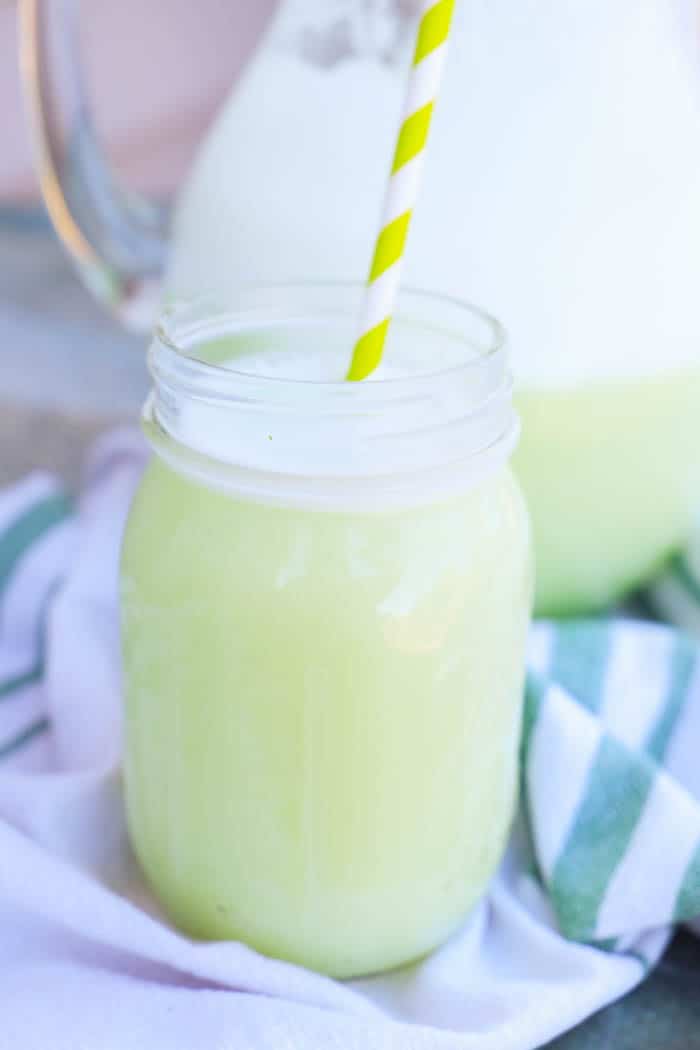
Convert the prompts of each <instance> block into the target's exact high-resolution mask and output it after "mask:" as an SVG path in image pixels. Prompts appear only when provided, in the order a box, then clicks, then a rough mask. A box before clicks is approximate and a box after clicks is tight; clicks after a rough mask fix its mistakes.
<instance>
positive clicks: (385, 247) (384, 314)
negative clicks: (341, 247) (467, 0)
mask: <svg viewBox="0 0 700 1050" xmlns="http://www.w3.org/2000/svg"><path fill="white" fill-rule="evenodd" d="M454 6H455V0H437V2H436V0H424V2H423V5H422V9H421V11H422V13H421V21H420V25H419V27H418V39H417V41H416V50H415V54H414V56H413V64H412V66H411V73H410V76H409V80H408V90H407V92H406V101H405V104H404V111H403V119H402V123H401V130H400V132H399V138H398V142H397V143H396V150H395V153H394V162H393V165H392V168H391V178H390V179H389V185H388V187H387V191H386V197H385V200H384V211H383V214H382V224H381V229H380V233H379V236H378V237H377V243H376V246H375V249H374V258H373V260H372V267H371V270H370V274H369V279H368V281H367V293H366V296H365V303H364V314H363V323H362V329H361V333H362V334H361V335H360V338H359V339H358V341H357V343H356V344H355V350H354V353H353V357H352V362H351V364H350V370H349V372H348V374H347V377H346V378H347V379H349V380H358V379H364V378H365V377H366V376H368V375H370V373H371V372H373V371H374V369H375V368H376V367H377V365H378V364H379V362H380V361H381V359H382V354H383V352H384V344H385V342H386V337H387V332H388V331H389V324H390V322H391V315H392V312H393V309H394V303H395V301H396V295H397V292H398V290H399V284H400V281H401V268H402V265H403V257H404V251H405V247H406V237H407V235H408V228H409V225H410V222H411V215H412V214H413V208H414V205H415V203H416V199H417V197H418V191H419V189H420V181H421V174H422V170H423V161H424V159H425V147H426V143H427V141H428V133H429V131H430V123H431V120H432V116H433V108H434V105H435V99H436V98H437V94H438V90H439V87H440V81H441V79H442V72H443V68H444V65H445V58H446V56H447V44H448V37H449V32H450V25H451V22H452V12H453V10H454Z"/></svg>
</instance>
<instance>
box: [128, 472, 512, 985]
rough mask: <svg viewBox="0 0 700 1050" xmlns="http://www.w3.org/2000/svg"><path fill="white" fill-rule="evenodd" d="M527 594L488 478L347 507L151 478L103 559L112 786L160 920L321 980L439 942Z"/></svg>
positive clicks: (508, 787) (502, 774)
mask: <svg viewBox="0 0 700 1050" xmlns="http://www.w3.org/2000/svg"><path fill="white" fill-rule="evenodd" d="M530 592H531V569H530V560H529V535H528V526H527V518H526V514H525V511H524V506H523V502H522V499H521V497H520V494H519V490H518V489H517V487H516V486H515V484H514V483H513V480H512V477H511V475H510V473H509V471H507V470H505V469H504V470H503V471H502V472H501V473H500V475H499V476H498V477H497V478H495V479H491V480H489V481H488V482H485V483H482V484H480V485H479V486H478V487H476V488H473V489H472V490H470V491H469V492H467V493H465V494H462V495H460V496H458V497H456V498H453V499H452V500H450V501H448V502H445V503H443V504H440V505H436V506H430V507H427V508H422V509H418V510H410V511H400V512H392V513H364V514H360V513H358V514H349V513H340V512H315V511H304V510H290V509H283V508H277V507H267V506H262V505H256V504H253V503H247V502H243V501H238V500H236V499H234V498H232V497H231V496H229V495H227V494H224V493H220V492H215V491H212V490H211V489H207V488H205V487H203V486H201V485H199V484H197V483H194V482H192V481H189V480H186V479H185V478H184V477H183V476H180V475H178V474H176V473H174V472H173V471H172V470H170V469H169V468H168V467H166V466H165V465H164V464H163V463H161V462H154V463H153V464H152V465H151V467H150V468H149V470H148V472H147V474H146V476H145V479H144V481H143V483H142V486H141V488H140V491H139V493H138V494H137V497H136V500H135V504H134V507H133V510H132V514H131V518H130V522H129V526H128V530H127V534H126V539H125V545H124V553H123V640H124V670H125V686H126V698H127V719H126V768H125V775H126V792H127V804H128V814H129V823H130V828H131V834H132V838H133V842H134V845H135V848H136V851H137V853H138V856H139V858H140V860H141V863H142V865H143V868H144V870H145V872H146V874H147V876H148V878H149V879H150V881H151V883H152V885H153V887H154V888H155V890H156V891H157V893H158V895H159V897H160V899H161V900H162V902H163V904H164V905H165V907H166V908H167V910H168V911H169V913H170V914H171V915H172V917H173V919H174V920H175V921H176V922H177V923H178V924H179V925H181V926H182V927H183V928H184V929H186V930H187V931H189V932H190V933H191V934H193V935H195V936H199V937H203V938H234V939H241V940H243V941H246V942H247V943H248V944H250V945H251V946H252V947H254V948H256V949H258V950H260V951H262V952H264V953H268V954H271V955H274V956H278V957H281V958H284V959H288V960H292V961H294V962H297V963H301V964H304V965H307V966H309V967H312V968H315V969H317V970H320V971H323V972H326V973H329V974H332V975H335V976H350V975H358V974H363V973H369V972H373V971H377V970H382V969H385V968H387V967H391V966H395V965H398V964H400V963H403V962H406V961H408V960H411V959H414V958H416V957H418V956H420V955H422V954H423V953H425V952H427V951H428V950H430V949H431V948H432V947H434V946H435V945H436V944H438V943H439V942H441V941H442V940H443V939H444V938H445V937H446V936H447V935H449V933H450V932H451V931H452V930H453V929H454V928H455V926H456V925H457V924H459V922H460V921H461V920H462V918H463V917H464V916H465V915H466V914H467V913H468V912H469V910H470V908H471V907H472V906H473V905H474V903H475V902H476V900H477V899H478V898H479V896H480V895H481V894H482V893H483V891H484V889H485V886H486V884H487V882H488V879H489V877H490V876H491V874H492V872H493V870H494V868H495V866H496V864H497V863H498V860H499V858H500V855H501V852H502V849H503V846H504V842H505V838H506V835H507V831H508V827H509V823H510V820H511V815H512V810H513V804H514V797H515V792H516V778H517V763H516V758H517V744H518V735H519V728H520V712H521V687H522V676H523V661H524V645H525V635H526V628H527V623H528V618H529V611H530Z"/></svg>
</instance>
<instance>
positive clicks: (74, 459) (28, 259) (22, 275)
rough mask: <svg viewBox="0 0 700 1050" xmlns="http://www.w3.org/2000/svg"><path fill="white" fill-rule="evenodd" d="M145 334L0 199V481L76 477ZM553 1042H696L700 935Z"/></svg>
mask: <svg viewBox="0 0 700 1050" xmlns="http://www.w3.org/2000/svg"><path fill="white" fill-rule="evenodd" d="M145 342H146V340H145V337H143V336H138V335H133V334H127V333H125V332H123V331H121V330H120V329H119V328H118V327H117V325H116V324H115V323H113V322H112V321H111V320H110V319H109V318H107V317H105V316H104V315H103V314H102V313H101V311H100V310H99V309H98V308H97V307H96V306H95V305H94V304H93V303H92V301H91V300H90V297H89V296H88V294H87V293H86V292H85V291H84V290H83V289H82V287H81V286H80V284H79V282H78V281H77V279H76V278H75V276H74V274H73V271H72V269H71V267H70V265H69V264H68V263H67V261H66V260H65V259H64V257H63V254H62V252H61V251H60V249H59V247H58V246H57V245H56V244H55V242H54V241H53V239H52V237H51V236H50V234H49V233H48V232H47V229H46V226H45V223H44V221H43V219H42V218H41V217H40V216H37V215H34V214H18V213H16V212H13V213H4V214H3V213H2V211H1V210H0V347H1V348H2V350H1V352H0V484H6V483H8V482H10V481H12V480H14V479H16V478H19V477H22V476H23V475H24V474H26V473H27V471H29V470H31V469H48V470H52V471H55V472H57V473H58V474H59V475H60V476H61V477H63V478H64V479H65V480H66V482H67V483H68V484H69V485H70V486H71V487H74V486H75V485H77V483H78V479H79V476H80V464H81V460H82V457H83V454H84V452H85V449H86V448H87V446H88V445H89V443H90V442H91V441H92V439H93V438H94V437H95V436H96V434H98V433H99V432H101V431H102V430H104V429H106V428H108V427H109V426H111V425H113V424H114V423H115V422H122V421H124V420H126V419H135V418H136V414H137V412H138V408H139V406H140V404H141V401H142V400H143V397H144V395H145V392H146V389H147V385H148V379H147V373H146V368H145V363H144V347H145ZM548 1050H700V939H698V938H695V937H691V936H690V935H689V934H687V933H679V934H678V935H677V936H676V938H675V940H674V942H673V944H672V945H671V947H670V949H669V950H668V952H667V953H666V956H665V958H664V959H663V961H662V962H661V964H660V965H659V966H658V967H657V968H656V970H655V972H654V973H653V974H652V975H651V977H649V978H648V979H647V980H646V981H645V982H644V984H642V985H641V986H640V987H639V988H637V989H636V990H635V991H634V992H632V993H631V994H630V995H628V996H627V997H626V998H625V999H623V1000H621V1001H620V1002H618V1003H615V1004H613V1005H612V1006H609V1007H608V1008H607V1009H605V1010H602V1011H601V1012H600V1013H599V1014H597V1015H596V1016H595V1017H593V1018H591V1019H590V1020H588V1021H586V1022H585V1023H584V1024H582V1025H581V1026H580V1027H579V1028H577V1029H576V1030H575V1031H572V1032H569V1033H568V1034H567V1035H565V1036H562V1037H561V1038H559V1039H557V1040H555V1041H554V1042H553V1043H551V1044H550V1045H549V1048H548Z"/></svg>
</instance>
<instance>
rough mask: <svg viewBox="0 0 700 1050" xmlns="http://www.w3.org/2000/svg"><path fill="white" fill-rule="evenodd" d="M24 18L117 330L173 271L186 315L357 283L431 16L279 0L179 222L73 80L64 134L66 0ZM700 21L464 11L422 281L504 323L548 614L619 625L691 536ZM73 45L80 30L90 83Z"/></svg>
mask: <svg viewBox="0 0 700 1050" xmlns="http://www.w3.org/2000/svg"><path fill="white" fill-rule="evenodd" d="M22 3H23V4H24V8H25V18H24V39H25V55H29V56H30V59H31V60H28V61H26V62H25V65H26V67H27V69H28V77H27V79H28V84H29V89H30V96H31V98H32V100H33V106H32V110H33V113H34V118H35V120H34V123H35V128H36V129H37V130H38V137H39V141H40V143H41V146H42V152H41V154H40V156H41V162H42V170H43V174H44V179H43V182H44V189H45V194H46V197H47V201H48V203H49V206H50V208H51V210H52V214H53V215H54V219H55V221H56V225H57V227H58V229H59V232H61V234H62V236H63V238H64V241H65V242H66V243H67V245H68V247H69V249H70V250H71V251H72V253H73V255H74V256H75V257H77V258H78V259H79V261H80V263H81V268H82V270H83V272H84V274H85V275H86V276H87V278H88V279H89V281H90V283H91V284H92V285H93V287H95V286H97V288H98V292H99V294H100V295H101V297H102V298H103V300H105V301H107V302H108V303H109V304H110V305H111V307H112V308H113V309H115V310H116V311H117V312H118V313H119V315H120V316H121V317H122V318H125V319H130V320H132V321H133V320H134V319H136V320H141V321H144V320H148V321H150V319H151V318H152V315H153V307H154V304H155V302H156V301H157V300H158V296H159V294H160V292H158V293H157V294H154V288H155V287H156V286H157V284H156V283H157V281H159V280H160V279H161V275H162V274H163V273H164V274H165V285H164V287H165V295H166V296H173V297H174V296H177V297H183V296H190V295H194V294H197V293H199V292H201V291H203V290H206V291H207V292H212V291H213V292H216V293H217V294H218V295H219V297H226V296H229V295H233V294H234V292H235V290H236V289H237V288H238V287H240V285H241V284H242V283H247V282H249V281H258V282H270V281H276V280H285V281H289V280H304V279H308V278H318V277H321V278H326V279H351V280H352V279H354V280H356V279H361V278H362V276H363V275H364V273H365V271H366V267H367V264H368V259H369V257H370V251H371V245H372V240H373V237H374V234H375V230H376V224H377V220H378V213H379V208H380V205H381V199H382V194H383V188H384V183H385V179H386V174H387V171H388V169H389V163H390V156H391V151H392V148H393V140H394V136H395V130H396V127H397V123H398V117H399V112H400V107H401V98H402V92H403V84H404V74H405V69H406V63H407V61H408V58H409V52H410V45H411V38H412V34H413V28H414V24H415V12H416V7H417V4H416V3H415V2H414V0H285V2H283V3H281V5H280V7H279V9H278V12H277V14H276V17H275V18H274V20H273V21H272V23H271V24H270V26H269V28H268V30H267V33H266V35H265V37H264V39H263V41H262V43H261V45H260V46H259V48H258V49H257V52H256V54H255V55H254V56H253V59H252V60H251V62H250V63H249V65H248V68H247V70H246V72H245V74H244V76H243V78H242V80H241V81H240V82H239V83H238V84H237V85H236V87H235V88H234V90H233V92H232V94H231V97H230V98H229V99H228V101H227V102H226V103H225V105H224V106H223V108H222V110H221V112H220V114H219V117H218V119H217V120H216V121H215V123H214V125H213V127H212V128H211V130H210V131H209V133H208V135H207V137H206V140H205V141H204V143H203V144H202V146H201V148H200V150H199V153H198V157H197V160H196V162H195V164H194V167H193V169H192V171H191V173H190V176H189V178H188V180H187V182H186V184H185V186H184V188H183V190H182V192H181V193H180V195H179V199H178V201H177V203H176V207H175V210H174V215H173V220H172V223H170V222H168V221H167V220H166V218H165V217H164V215H163V214H162V213H161V212H160V211H159V210H158V209H154V208H153V207H152V206H150V205H146V204H144V202H142V201H138V200H134V199H133V198H128V199H127V198H125V197H124V195H123V194H120V193H119V191H118V190H117V189H116V188H115V186H114V183H113V182H112V181H111V180H110V178H109V176H108V173H107V172H106V169H105V167H104V165H103V162H102V160H101V158H100V154H99V151H98V150H97V148H96V146H95V142H94V137H93V136H92V135H91V133H90V122H89V118H88V116H87V111H86V107H85V105H84V104H83V102H82V99H81V95H80V91H79V83H78V81H75V83H73V92H72V94H70V93H69V102H70V100H71V99H72V108H71V105H69V106H68V108H67V109H65V108H64V109H63V113H64V114H66V113H67V117H68V123H67V124H66V123H65V120H64V123H63V125H61V124H60V121H58V120H57V119H56V117H55V107H54V116H53V117H52V115H51V113H52V109H51V107H49V103H51V102H52V101H55V99H56V97H57V78H56V75H55V73H56V67H55V66H51V64H50V63H49V61H48V60H49V48H48V46H42V41H43V44H44V45H46V44H47V42H48V41H50V40H53V44H54V49H55V45H56V40H55V37H54V36H53V35H52V34H51V33H50V32H49V30H50V25H49V23H50V19H49V17H48V13H49V11H50V9H51V6H52V5H55V4H57V3H60V4H62V5H63V6H65V5H68V4H69V3H70V0H22ZM30 15H31V16H32V17H29V16H30ZM699 19H700V11H699V10H698V5H697V4H696V3H694V0H617V2H616V3H615V4H613V5H611V4H610V3H609V2H608V0H518V3H514V2H513V0H488V2H486V0H462V2H461V3H460V4H458V7H457V13H456V20H455V25H454V31H453V41H452V50H451V55H450V60H449V62H448V69H447V75H446V80H445V83H444V87H443V91H442V93H441V97H440V102H439V105H438V107H437V112H436V116H435V123H434V132H433V136H432V140H431V149H430V153H429V157H428V161H427V169H426V179H425V184H424V187H423V192H422V196H421V202H420V207H419V208H418V209H417V211H416V216H415V220H414V224H413V227H412V231H411V238H410V243H409V248H408V255H407V260H406V282H407V283H408V284H410V285H414V286H419V287H426V288H432V289H435V290H436V291H440V292H442V293H447V294H452V295H454V296H456V297H458V298H460V299H464V298H467V299H470V300H472V301H479V302H483V303H485V304H486V305H487V306H488V307H489V308H490V309H492V310H493V311H494V312H495V313H497V314H498V315H499V316H501V317H503V319H504V321H505V323H506V325H507V327H508V328H509V330H510V331H511V334H512V345H513V363H514V368H515V372H516V380H517V384H518V391H517V404H518V408H519V411H520V414H521V416H522V419H523V440H522V442H521V444H520V447H519V450H518V453H517V455H516V459H515V466H516V470H517V471H518V473H519V476H520V480H521V482H522V485H523V487H524V489H525V491H526V494H527V496H528V499H529V503H530V508H531V513H532V517H533V523H534V533H535V546H536V554H537V564H538V574H537V606H538V610H539V611H540V612H547V613H574V612H580V611H583V610H591V609H596V608H602V607H604V606H605V605H606V604H608V603H610V602H611V601H614V600H615V599H617V598H618V597H620V596H621V595H622V594H624V593H626V592H627V591H629V590H630V589H631V588H633V587H634V586H636V585H637V584H640V583H642V582H643V581H644V580H645V579H646V578H647V577H648V576H649V575H650V574H651V573H652V572H653V571H655V569H656V567H657V566H658V564H659V563H660V562H662V561H663V559H664V558H665V557H667V556H668V555H669V554H670V553H671V552H672V551H673V550H674V548H676V547H677V546H678V545H679V544H680V543H681V542H683V541H684V539H685V538H686V536H687V535H688V534H689V532H690V531H691V529H692V526H693V522H694V515H695V512H696V509H697V507H698V502H699V497H700V456H698V454H697V451H696V450H697V449H698V448H699V447H700V349H699V348H700V317H699V316H698V311H697V309H696V299H697V292H696V280H697V275H698V273H700V54H699V53H698V51H699V41H700V27H699V25H698V21H699ZM74 28H75V27H74V20H72V21H71V20H70V19H64V21H63V26H62V29H63V32H62V41H63V48H64V50H63V55H64V59H65V58H66V56H68V61H67V68H69V69H71V70H73V71H75V69H76V62H75V53H74V52H75V48H73V49H72V50H71V46H70V45H71V39H72V37H73V36H74ZM66 49H67V50H66ZM65 64H66V63H65V62H64V65H65ZM66 129H67V131H66ZM67 142H68V143H70V149H68V148H66V145H65V143H67ZM168 245H169V246H168ZM144 304H145V307H144Z"/></svg>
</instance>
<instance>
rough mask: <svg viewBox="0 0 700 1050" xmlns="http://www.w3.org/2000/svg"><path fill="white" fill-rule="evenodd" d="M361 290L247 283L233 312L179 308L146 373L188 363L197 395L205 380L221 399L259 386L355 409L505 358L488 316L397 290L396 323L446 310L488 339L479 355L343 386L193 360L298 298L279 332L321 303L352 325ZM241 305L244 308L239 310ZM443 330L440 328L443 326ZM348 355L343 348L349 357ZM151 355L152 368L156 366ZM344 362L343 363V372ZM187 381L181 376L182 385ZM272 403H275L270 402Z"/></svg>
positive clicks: (170, 311) (170, 308) (159, 330)
mask: <svg viewBox="0 0 700 1050" xmlns="http://www.w3.org/2000/svg"><path fill="white" fill-rule="evenodd" d="M364 287H365V286H364V285H362V284H361V283H359V282H351V281H305V282H295V281H290V282H275V283H270V284H268V283H262V282H250V283H245V284H242V285H241V286H240V288H239V290H238V293H237V297H238V298H237V301H234V303H233V304H232V305H231V304H229V305H224V304H222V303H221V302H219V301H217V300H215V299H213V298H210V297H206V296H204V297H198V298H195V299H191V300H186V299H185V300H178V301H174V302H172V303H170V304H168V305H166V306H165V308H164V309H163V311H162V313H161V316H160V318H159V320H158V323H157V324H156V327H155V331H154V341H155V344H157V345H156V346H155V347H154V348H152V351H151V354H150V356H149V363H150V367H151V370H152V371H153V370H154V369H156V370H157V371H158V372H159V373H161V374H162V373H163V372H169V371H170V370H171V369H173V368H174V369H177V368H178V362H184V363H191V364H192V365H193V366H195V367H196V368H197V370H198V375H197V379H198V383H197V386H198V389H199V390H201V389H202V383H206V380H207V379H210V380H211V381H212V388H211V391H210V392H213V389H214V386H215V387H216V391H217V393H218V394H219V396H223V395H225V392H226V388H229V387H233V386H234V385H237V384H240V383H247V382H248V381H249V380H254V381H255V382H256V383H261V384H263V385H264V386H265V389H266V390H268V391H275V390H278V391H282V390H283V389H284V388H288V389H289V390H290V391H292V390H294V389H299V388H306V389H307V390H308V389H311V390H316V391H318V392H319V393H320V394H321V395H322V396H323V395H324V394H325V395H327V394H336V395H338V394H341V395H343V394H345V395H346V396H350V397H352V398H353V400H355V401H361V400H363V399H364V397H365V396H366V395H368V400H371V401H372V402H374V401H376V399H377V396H378V391H381V392H382V394H385V395H386V394H389V395H393V394H395V395H397V396H400V395H401V394H402V393H404V392H407V391H408V389H409V388H412V389H413V388H415V386H416V384H417V383H421V384H427V385H430V384H431V383H433V382H436V381H440V382H442V381H444V380H450V379H451V378H453V377H455V376H456V375H459V374H463V373H465V372H471V371H476V370H478V369H483V368H484V367H485V366H486V365H487V364H488V362H489V361H490V360H491V359H493V358H497V357H498V356H500V355H503V356H505V354H506V350H507V336H506V331H505V328H504V327H503V325H502V324H501V322H500V321H498V320H497V319H496V318H495V317H494V316H493V315H492V314H490V313H489V312H488V311H486V310H484V309H482V308H480V307H478V306H475V305H473V304H472V303H469V302H467V301H465V300H462V299H459V298H457V297H456V296H451V295H445V294H443V293H440V292H432V291H427V290H425V289H418V288H413V287H410V286H409V287H406V288H402V289H401V292H400V294H399V300H398V307H399V308H398V310H397V312H396V314H395V318H394V320H395V321H401V319H402V317H403V316H404V314H403V309H402V308H403V307H404V306H405V305H407V304H409V303H411V304H420V305H423V306H428V307H432V308H436V309H440V310H443V311H446V310H449V311H451V313H452V314H453V315H454V317H455V322H457V319H459V321H460V322H461V323H462V324H467V323H469V322H471V325H472V327H474V326H475V325H477V326H478V327H479V329H480V330H481V332H482V333H483V334H484V335H486V336H487V338H482V339H481V340H480V342H481V345H480V346H479V347H478V353H475V354H474V356H473V357H471V358H469V359H467V360H462V361H460V362H459V363H456V364H451V365H449V366H447V367H445V368H438V369H433V370H429V371H421V372H418V373H416V374H411V375H401V376H393V377H377V378H374V377H372V378H371V380H370V382H361V383H357V382H356V383H348V382H347V381H346V380H345V379H338V380H321V379H310V378H299V377H294V376H278V375H261V374H259V373H257V372H249V371H246V370H244V369H241V368H236V367H232V366H230V365H227V366H226V367H224V366H222V365H221V364H216V363H213V362H211V361H208V360H206V359H205V358H204V357H202V356H200V355H198V354H197V353H193V352H192V348H193V347H196V346H198V345H201V344H202V343H203V342H205V341H206V340H207V339H209V338H211V336H212V335H213V334H216V333H217V332H218V331H221V330H222V329H225V330H226V331H227V332H228V333H232V334H233V333H235V332H243V331H245V330H246V329H248V328H252V327H254V326H255V325H257V324H258V323H260V320H261V319H262V318H266V319H267V323H269V320H270V310H271V306H272V303H273V302H274V301H275V300H276V299H277V298H278V297H280V296H285V297H290V303H291V299H292V298H296V299H299V297H300V296H303V295H309V296H313V297H314V298H313V299H311V300H310V302H309V305H308V306H307V307H306V309H304V310H302V311H300V310H299V308H298V307H295V306H291V305H289V306H287V305H286V303H285V308H284V310H283V311H281V313H280V315H279V316H275V317H274V320H275V323H277V324H280V325H281V324H283V323H287V324H289V323H290V322H298V321H301V320H303V319H304V317H305V316H308V315H309V313H311V312H312V311H314V310H317V309H318V308H319V305H320V304H321V303H322V301H323V299H325V298H326V297H329V298H330V297H336V298H337V297H339V296H346V297H348V299H349V300H350V303H349V304H348V306H346V308H345V309H342V310H341V309H338V308H337V306H336V308H334V309H328V306H327V305H326V306H325V308H324V314H325V315H331V314H332V315H336V316H341V315H345V316H346V317H352V315H353V314H354V313H356V307H357V306H358V305H359V304H360V303H361V300H362V294H363V292H364ZM247 300H248V301H249V300H252V301H253V302H257V303H258V305H255V306H250V305H245V304H246V301H247ZM238 303H241V304H242V305H240V306H239V305H238ZM441 328H442V326H441ZM443 334H444V335H448V336H449V337H450V338H451V339H452V340H453V341H454V342H455V343H457V344H462V345H463V346H464V347H465V348H466V347H468V346H469V345H473V344H474V340H470V339H468V338H467V337H466V336H465V335H464V334H462V333H461V332H460V331H458V330H457V328H456V323H455V325H454V326H453V325H451V326H449V327H445V328H443ZM351 349H352V347H351V346H350V347H349V352H350V351H351ZM156 354H157V355H158V360H157V361H156V360H155V357H156ZM349 363H350V357H349V355H348V365H349ZM181 378H182V379H183V380H186V375H185V374H183V375H182V377H181ZM272 396H274V395H272Z"/></svg>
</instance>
